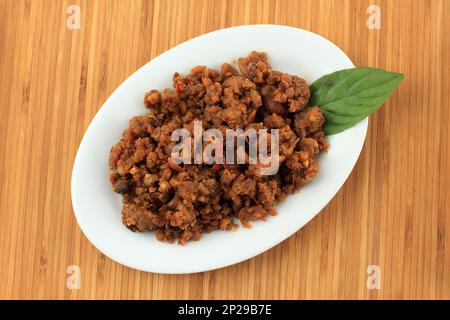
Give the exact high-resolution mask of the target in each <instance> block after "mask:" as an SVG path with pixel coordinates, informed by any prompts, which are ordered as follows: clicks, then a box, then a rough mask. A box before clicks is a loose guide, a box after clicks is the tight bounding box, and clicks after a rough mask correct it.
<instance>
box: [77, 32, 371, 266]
mask: <svg viewBox="0 0 450 320" xmlns="http://www.w3.org/2000/svg"><path fill="white" fill-rule="evenodd" d="M252 50H257V51H265V52H267V54H268V56H269V63H270V64H271V65H272V67H273V68H274V69H275V70H280V71H284V72H288V73H291V74H295V75H299V76H301V77H303V78H305V79H306V80H307V81H308V82H309V83H311V82H313V81H314V80H316V79H318V78H319V77H321V76H323V75H325V74H328V73H330V72H333V71H337V70H341V69H346V68H352V67H354V65H353V63H352V62H351V61H350V59H349V58H348V57H347V56H346V55H345V54H344V52H342V51H341V50H340V49H339V48H338V47H337V46H335V45H334V44H333V43H331V42H330V41H328V40H326V39H324V38H323V37H321V36H319V35H317V34H314V33H312V32H308V31H305V30H301V29H297V28H292V27H286V26H276V25H250V26H241V27H233V28H228V29H222V30H218V31H214V32H211V33H208V34H205V35H202V36H200V37H197V38H194V39H192V40H189V41H187V42H184V43H182V44H180V45H178V46H176V47H175V48H172V49H170V50H169V51H167V52H165V53H164V54H162V55H160V56H158V57H156V58H155V59H153V60H152V61H150V62H149V63H147V64H146V65H144V66H143V67H142V68H140V69H139V70H138V71H136V72H135V73H134V74H133V75H131V76H130V77H129V78H128V79H127V80H126V81H124V82H123V83H122V84H121V85H120V86H119V88H117V90H116V91H114V93H113V94H112V95H111V96H110V97H109V99H108V100H107V101H106V102H105V104H104V105H103V107H102V108H101V109H100V110H99V112H98V113H97V114H96V116H95V117H94V119H93V120H92V123H91V124H90V126H89V128H88V129H87V131H86V133H85V135H84V137H83V140H82V141H81V144H80V147H79V149H78V153H77V156H76V159H75V163H74V167H73V172H72V205H73V209H74V212H75V216H76V219H77V221H78V224H79V225H80V227H81V229H82V230H83V232H84V234H85V235H86V237H87V238H88V239H89V240H90V241H91V242H92V244H93V245H94V246H95V247H97V249H99V250H100V251H101V252H103V253H104V254H105V255H107V256H108V257H110V258H111V259H113V260H115V261H117V262H119V263H121V264H123V265H126V266H128V267H131V268H135V269H139V270H143V271H150V272H158V273H191V272H200V271H207V270H211V269H216V268H221V267H225V266H229V265H231V264H234V263H237V262H240V261H243V260H246V259H249V258H251V257H254V256H256V255H258V254H260V253H262V252H264V251H266V250H268V249H269V248H271V247H273V246H275V245H276V244H278V243H280V242H281V241H283V240H284V239H286V238H288V237H289V236H290V235H292V234H293V233H295V232H296V231H297V230H299V229H300V228H301V227H303V226H304V225H305V224H306V223H307V222H308V221H309V220H311V219H312V218H313V217H314V216H315V215H316V214H317V213H318V212H319V211H320V210H321V209H322V208H323V207H324V206H325V205H326V204H327V203H328V202H329V201H330V200H331V198H332V197H333V196H334V195H335V194H336V192H337V191H338V190H339V188H340V187H341V186H342V185H343V183H344V182H345V180H346V179H347V177H348V175H349V174H350V172H351V170H352V168H353V166H354V165H355V163H356V160H357V159H358V156H359V153H360V152H361V148H362V146H363V143H364V139H365V136H366V131H367V122H368V121H367V119H365V120H364V121H362V122H360V123H359V124H357V125H356V126H354V127H352V128H350V129H348V130H346V131H344V132H342V133H339V134H336V135H333V136H330V137H329V142H330V150H329V151H328V152H327V153H325V154H323V155H322V156H321V157H320V160H319V162H320V171H319V174H318V175H317V176H316V177H315V179H314V180H313V181H312V182H311V183H309V184H308V185H307V186H305V187H304V188H303V189H302V190H301V191H300V193H298V194H295V195H291V196H289V197H287V200H286V201H285V202H284V203H282V204H280V205H278V206H277V209H278V215H277V216H275V217H269V218H268V219H267V221H266V222H254V223H253V227H252V228H251V229H246V228H242V227H240V228H238V230H237V231H236V232H223V231H216V232H212V233H210V234H203V235H202V238H201V239H200V241H189V242H188V243H187V244H186V245H185V246H179V245H177V244H167V243H163V242H159V241H158V240H156V239H155V233H154V232H147V233H133V232H131V231H130V230H128V229H127V228H126V227H125V226H124V225H122V222H121V200H120V196H119V195H117V194H114V193H113V192H112V189H111V186H110V183H109V181H108V156H109V151H110V148H111V147H112V146H113V145H114V144H115V143H116V142H117V141H119V139H120V137H121V135H122V132H123V130H125V129H126V128H127V126H128V120H129V119H130V118H131V117H133V116H135V115H138V114H145V113H146V109H145V108H144V106H143V102H142V101H143V96H144V93H145V92H147V91H149V90H150V89H164V88H167V87H171V79H172V75H173V73H174V72H176V71H178V72H180V73H181V74H186V73H188V72H189V70H190V69H191V68H192V67H194V66H196V65H199V64H201V65H207V66H209V67H211V68H219V66H220V64H221V63H223V62H232V61H234V60H235V59H237V58H238V57H243V56H246V55H247V54H248V53H249V52H250V51H252Z"/></svg>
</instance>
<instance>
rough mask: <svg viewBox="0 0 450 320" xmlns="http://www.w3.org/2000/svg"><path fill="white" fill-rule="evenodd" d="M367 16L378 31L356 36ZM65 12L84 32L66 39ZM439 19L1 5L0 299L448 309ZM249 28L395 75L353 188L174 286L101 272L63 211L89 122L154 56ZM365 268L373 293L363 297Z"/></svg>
mask: <svg viewBox="0 0 450 320" xmlns="http://www.w3.org/2000/svg"><path fill="white" fill-rule="evenodd" d="M372 2H374V3H376V4H377V5H379V6H380V8H381V29H379V30H376V29H375V30H371V29H368V28H367V26H366V20H367V18H368V17H369V15H368V14H367V11H366V10H367V7H368V5H369V4H370V3H372ZM70 4H77V5H79V6H80V8H81V25H80V29H79V30H71V29H68V28H67V27H66V21H67V18H68V17H69V14H67V12H66V9H67V7H68V6H69V5H70ZM449 12H450V1H445V0H442V1H439V0H436V1H407V0H405V1H403V0H395V1H381V0H375V1H343V0H336V1H331V0H323V1H316V0H311V1H283V0H280V1H242V0H237V1H183V0H180V1H149V2H146V1H137V0H136V1H131V0H130V1H111V0H104V1H91V0H89V1H75V0H70V1H57V0H52V1H50V0H48V1H40V0H28V1H24V0H19V1H16V0H0V79H1V86H0V101H1V104H0V108H1V110H0V111H1V112H0V114H1V123H2V125H1V126H0V141H1V143H2V144H1V145H2V147H1V152H0V172H1V175H0V298H19V299H26V298H34V299H42V298H52V299H53V298H56V299H64V298H66V299H67V298H68V299H80V298H89V299H90V298H107V299H110V298H124V299H137V298H146V299H162V298H171V299H172V298H183V299H184V298H192V299H204V298H214V299H219V298H223V299H228V298H245V299H247V298H248V299H253V298H256V299H266V298H268V299H271V298H275V299H279V298H281V299H284V298H287V299H305V298H332V299H334V298H339V299H342V298H362V299H379V298H388V299H396V298H426V299H435V298H436V299H443V298H447V299H448V298H450V186H449V185H450V139H449V138H450V131H449V123H450V114H449V109H450V106H449V98H450V94H449V92H450V75H449V67H448V62H449V61H450V42H449V39H450V38H449V35H450V19H449V18H450V15H449ZM253 23H275V24H286V25H292V26H296V27H300V28H304V29H307V30H311V31H314V32H316V33H318V34H320V35H323V36H325V37H327V38H328V39H330V40H331V41H333V42H334V43H336V44H337V45H338V46H339V47H341V48H342V49H343V50H344V51H345V52H346V53H347V54H348V55H349V57H350V58H351V59H352V60H353V61H354V63H355V64H356V65H359V66H377V67H382V68H386V69H388V70H391V71H399V72H403V73H404V74H405V80H404V81H403V83H402V84H401V86H400V88H399V89H398V90H397V91H396V92H395V94H394V95H393V96H392V97H391V99H390V100H389V102H388V103H387V104H386V105H385V106H384V107H383V108H382V109H381V110H380V111H378V112H377V113H376V114H375V115H374V116H372V117H371V118H370V125H369V131H368V135H367V139H366V142H365V146H364V149H363V151H362V154H361V156H360V158H359V161H358V163H357V165H356V167H355V168H354V170H353V172H352V174H351V176H350V178H349V179H348V180H347V182H346V183H345V185H344V187H343V188H342V189H341V190H340V191H339V193H338V194H337V195H336V197H334V199H333V200H332V201H331V202H330V203H329V204H328V206H327V207H326V208H325V209H324V210H323V211H322V212H321V213H320V214H319V215H318V216H317V217H316V218H315V219H314V220H313V221H311V222H310V223H309V224H308V225H307V226H305V227H304V228H303V229H302V230H300V231H299V232H297V233H296V234H295V235H294V236H292V237H290V238H289V239H287V240H286V241H284V242H283V243H282V244H280V245H278V246H277V247H275V248H273V249H271V250H269V251H268V252H266V253H264V254H262V255H259V256H257V257H255V258H253V259H251V260H248V261H245V262H243V263H240V264H237V265H234V266H231V267H228V268H224V269H220V270H216V271H212V272H206V273H200V274H191V275H178V276H177V275H160V274H151V273H144V272H138V271H135V270H132V269H129V268H126V267H123V266H121V265H119V264H117V263H115V262H113V261H111V260H110V259H109V258H107V257H105V256H104V255H103V254H102V253H100V252H99V251H97V250H96V249H95V248H94V247H93V246H92V245H91V244H90V243H89V241H88V240H87V239H86V238H85V237H84V235H83V234H82V232H81V230H80V228H79V227H78V225H77V223H76V221H75V217H74V215H73V212H72V206H71V199H70V177H71V170H72V164H73V160H74V157H75V153H76V151H77V148H78V145H79V142H80V141H81V138H82V136H83V133H84V131H85V130H86V128H87V126H88V125H89V123H90V121H91V119H92V118H93V116H94V115H95V113H96V111H97V110H98V109H99V108H100V106H101V105H102V104H103V102H104V101H105V100H106V98H107V97H108V96H109V95H110V94H111V93H112V91H113V90H114V89H115V88H116V87H117V86H118V85H119V84H120V83H121V82H122V81H124V80H125V79H126V78H127V77H128V76H129V75H130V74H131V73H133V72H134V71H135V70H136V69H138V68H139V67H140V66H142V65H143V64H145V63H146V62H147V61H149V60H150V59H152V58H153V57H155V56H156V55H158V54H160V53H162V52H164V51H166V50H167V49H169V48H171V47H173V46H175V45H176V44H178V43H181V42H183V41H185V40H188V39H190V38H192V37H195V36H197V35H200V34H203V33H206V32H209V31H213V30H217V29H220V28H225V27H228V26H233V25H242V24H253ZM230 45H231V44H230ZM281 214H282V213H281ZM268 223H270V221H269V222H268ZM69 265H78V266H79V267H80V272H81V288H80V289H78V290H71V289H68V288H67V286H66V281H67V278H68V276H69V275H68V274H67V273H66V270H67V267H68V266H69ZM369 265H378V266H379V268H380V271H381V289H379V290H377V289H368V287H367V285H366V282H367V278H368V274H367V268H368V266H369Z"/></svg>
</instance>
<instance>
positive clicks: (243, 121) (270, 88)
mask: <svg viewBox="0 0 450 320" xmlns="http://www.w3.org/2000/svg"><path fill="white" fill-rule="evenodd" d="M237 65H238V68H239V71H240V72H238V70H236V69H235V68H233V67H232V66H231V65H230V64H228V63H224V64H222V66H221V70H220V72H219V71H217V70H212V69H208V68H207V67H205V66H197V67H194V68H193V69H192V70H191V72H190V73H189V74H188V75H186V76H182V75H180V74H178V73H175V74H174V76H173V89H165V90H163V91H162V92H160V91H158V90H151V91H149V92H147V93H146V94H145V97H144V105H145V107H146V108H147V109H149V112H148V114H147V115H143V116H136V117H134V118H132V119H131V120H130V122H129V127H128V129H126V130H125V132H124V133H123V136H122V138H121V140H120V141H119V142H118V143H117V144H116V145H115V146H114V147H113V148H112V149H111V153H110V157H109V166H110V169H111V170H110V175H109V178H110V181H111V184H112V186H113V189H114V191H115V192H117V193H119V194H121V195H122V202H123V207H122V222H123V223H124V224H125V226H127V227H128V228H129V229H130V230H132V231H149V230H154V231H156V237H157V239H159V240H162V241H168V242H173V241H175V240H177V241H178V243H179V244H185V243H186V241H188V240H191V239H193V240H199V239H200V237H201V234H202V233H204V232H210V231H213V230H234V229H235V228H236V227H237V224H236V222H237V220H239V221H240V222H241V224H242V225H243V226H244V227H249V226H250V221H255V220H264V219H265V218H266V217H267V216H268V215H275V214H276V210H275V205H276V204H277V203H279V202H281V201H283V200H284V199H285V198H286V196H287V195H289V194H292V193H295V192H297V191H299V190H300V188H301V186H303V185H304V184H306V183H307V182H308V181H310V180H311V179H313V178H314V176H315V175H316V174H317V172H318V170H319V165H318V162H317V160H316V157H317V155H318V154H319V153H320V152H321V151H324V150H327V148H328V143H327V140H326V138H325V135H324V132H323V131H322V126H323V124H324V122H325V118H324V115H323V114H322V112H321V111H320V109H319V108H318V107H316V106H313V107H307V103H308V100H309V96H310V90H309V86H308V84H307V83H306V81H305V80H303V79H302V78H300V77H298V76H295V75H290V74H287V73H284V72H280V71H275V70H272V68H271V67H270V65H269V63H268V61H267V55H266V54H265V53H259V52H255V51H253V52H251V53H250V54H249V56H248V57H245V58H240V59H239V60H238V61H237ZM194 120H200V121H202V126H203V129H204V130H206V129H210V128H216V129H219V130H220V131H221V132H225V130H226V129H237V128H242V129H244V130H245V129H249V128H254V129H256V130H257V129H262V128H267V129H268V132H270V129H279V157H278V159H279V170H278V172H277V173H276V174H274V175H262V174H261V172H260V165H261V164H259V163H256V164H250V163H249V162H246V163H245V164H217V163H216V164H211V165H208V164H176V163H175V161H174V160H173V159H172V158H171V153H172V149H173V147H174V146H175V145H176V144H177V142H176V141H172V140H171V135H172V132H173V131H174V130H175V129H179V128H185V129H187V130H188V131H189V132H191V133H192V135H194V133H193V126H194Z"/></svg>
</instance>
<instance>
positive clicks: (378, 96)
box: [308, 68, 403, 135]
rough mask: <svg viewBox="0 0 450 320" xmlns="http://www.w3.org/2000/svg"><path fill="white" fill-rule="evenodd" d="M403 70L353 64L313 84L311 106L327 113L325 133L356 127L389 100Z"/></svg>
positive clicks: (400, 78) (329, 133)
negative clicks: (352, 66) (357, 66)
mask: <svg viewBox="0 0 450 320" xmlns="http://www.w3.org/2000/svg"><path fill="white" fill-rule="evenodd" d="M402 79H403V74H401V73H395V72H388V71H384V70H382V69H376V68H353V69H345V70H341V71H337V72H333V73H330V74H328V75H325V76H323V77H322V78H320V79H318V80H316V81H315V82H314V83H313V84H312V85H311V98H310V100H309V103H308V105H309V106H318V107H319V108H320V109H321V110H322V112H323V113H324V115H325V118H326V122H325V125H324V131H325V134H327V135H331V134H335V133H339V132H341V131H344V130H345V129H348V128H350V127H353V126H354V125H355V124H356V123H358V122H360V121H361V120H363V119H364V118H366V117H368V116H369V115H370V114H371V113H373V112H375V111H376V110H378V108H380V107H381V105H383V103H385V102H386V100H387V99H388V98H389V96H390V95H391V93H392V92H393V91H394V89H395V88H396V87H397V85H398V84H399V83H400V81H401V80H402Z"/></svg>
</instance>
